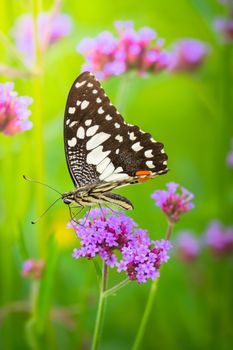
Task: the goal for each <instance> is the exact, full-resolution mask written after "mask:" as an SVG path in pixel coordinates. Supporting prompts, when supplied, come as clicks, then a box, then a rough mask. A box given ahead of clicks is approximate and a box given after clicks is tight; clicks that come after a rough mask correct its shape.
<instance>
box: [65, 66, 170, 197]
mask: <svg viewBox="0 0 233 350" xmlns="http://www.w3.org/2000/svg"><path fill="white" fill-rule="evenodd" d="M64 142H65V153H66V160H67V164H68V168H69V171H70V175H71V177H72V180H73V182H74V184H75V186H76V187H82V186H85V185H88V184H93V186H94V187H95V184H96V190H97V189H98V188H99V190H100V191H101V188H104V184H106V183H108V184H109V185H110V184H112V186H111V185H110V186H109V187H108V189H111V188H114V187H119V186H122V185H125V184H127V183H135V182H142V181H144V180H146V179H147V178H148V179H149V178H152V177H155V176H156V175H160V174H163V173H166V172H167V155H166V154H165V153H164V149H163V144H162V143H160V142H157V141H155V140H154V139H153V138H152V136H151V135H150V134H149V133H144V132H143V131H141V130H140V129H139V128H138V127H137V126H135V125H130V124H127V123H126V122H125V121H124V119H123V117H122V116H121V115H120V114H119V112H118V111H117V110H116V108H115V107H114V106H113V105H112V104H111V102H110V100H109V98H108V97H107V96H106V94H105V92H104V90H103V88H102V87H101V85H100V83H99V82H98V81H97V80H96V79H95V77H94V75H93V74H92V73H89V72H84V73H82V74H81V75H80V76H79V77H78V78H77V79H76V80H75V82H74V83H73V85H72V87H71V90H70V93H69V96H68V100H67V104H66V110H65V120H64Z"/></svg>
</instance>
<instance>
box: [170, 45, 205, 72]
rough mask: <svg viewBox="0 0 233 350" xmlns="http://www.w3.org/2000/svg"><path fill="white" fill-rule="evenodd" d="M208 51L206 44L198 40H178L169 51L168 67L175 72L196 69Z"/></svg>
mask: <svg viewBox="0 0 233 350" xmlns="http://www.w3.org/2000/svg"><path fill="white" fill-rule="evenodd" d="M208 51H209V49H208V47H207V45H206V44H205V43H204V42H202V41H200V40H195V39H182V40H179V41H177V42H176V43H175V44H174V45H173V50H172V52H171V53H170V58H169V62H170V63H169V69H170V70H172V71H175V72H183V71H184V72H185V71H193V70H196V69H197V68H199V67H200V65H201V64H202V63H203V61H204V59H205V57H206V56H207V54H208Z"/></svg>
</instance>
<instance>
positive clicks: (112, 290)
mask: <svg viewBox="0 0 233 350" xmlns="http://www.w3.org/2000/svg"><path fill="white" fill-rule="evenodd" d="M130 282H131V280H130V279H128V278H126V279H125V280H124V281H122V282H120V283H118V284H116V285H115V286H114V287H112V288H109V289H107V290H106V291H105V292H104V297H105V298H107V297H109V296H110V295H113V294H115V293H116V292H117V291H118V290H119V289H121V288H123V287H125V286H126V285H127V284H129V283H130Z"/></svg>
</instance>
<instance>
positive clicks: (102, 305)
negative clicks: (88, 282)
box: [91, 262, 108, 350]
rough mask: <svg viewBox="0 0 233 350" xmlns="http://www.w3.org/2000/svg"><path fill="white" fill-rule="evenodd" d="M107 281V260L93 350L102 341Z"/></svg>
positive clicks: (104, 268) (104, 264)
mask: <svg viewBox="0 0 233 350" xmlns="http://www.w3.org/2000/svg"><path fill="white" fill-rule="evenodd" d="M107 281H108V266H107V265H106V263H105V262H103V269H102V281H101V289H100V296H99V305H98V311H97V316H96V321H95V330H94V336H93V341H92V347H91V350H97V349H98V347H99V343H100V337H101V332H102V326H103V321H104V310H105V304H106V298H105V295H104V293H105V291H106V289H107Z"/></svg>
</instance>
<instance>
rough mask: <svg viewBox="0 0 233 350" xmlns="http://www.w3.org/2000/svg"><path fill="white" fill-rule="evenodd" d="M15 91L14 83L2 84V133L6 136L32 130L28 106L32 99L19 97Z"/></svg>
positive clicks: (0, 95) (0, 129) (0, 89)
mask: <svg viewBox="0 0 233 350" xmlns="http://www.w3.org/2000/svg"><path fill="white" fill-rule="evenodd" d="M13 89H14V83H5V84H0V131H2V132H3V133H4V134H5V135H14V134H17V133H18V132H21V131H25V130H29V129H31V128H32V122H31V121H29V120H28V117H29V116H30V114H31V111H30V110H29V109H28V106H29V105H30V104H31V103H32V99H31V98H30V97H28V96H18V93H17V92H16V91H13Z"/></svg>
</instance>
